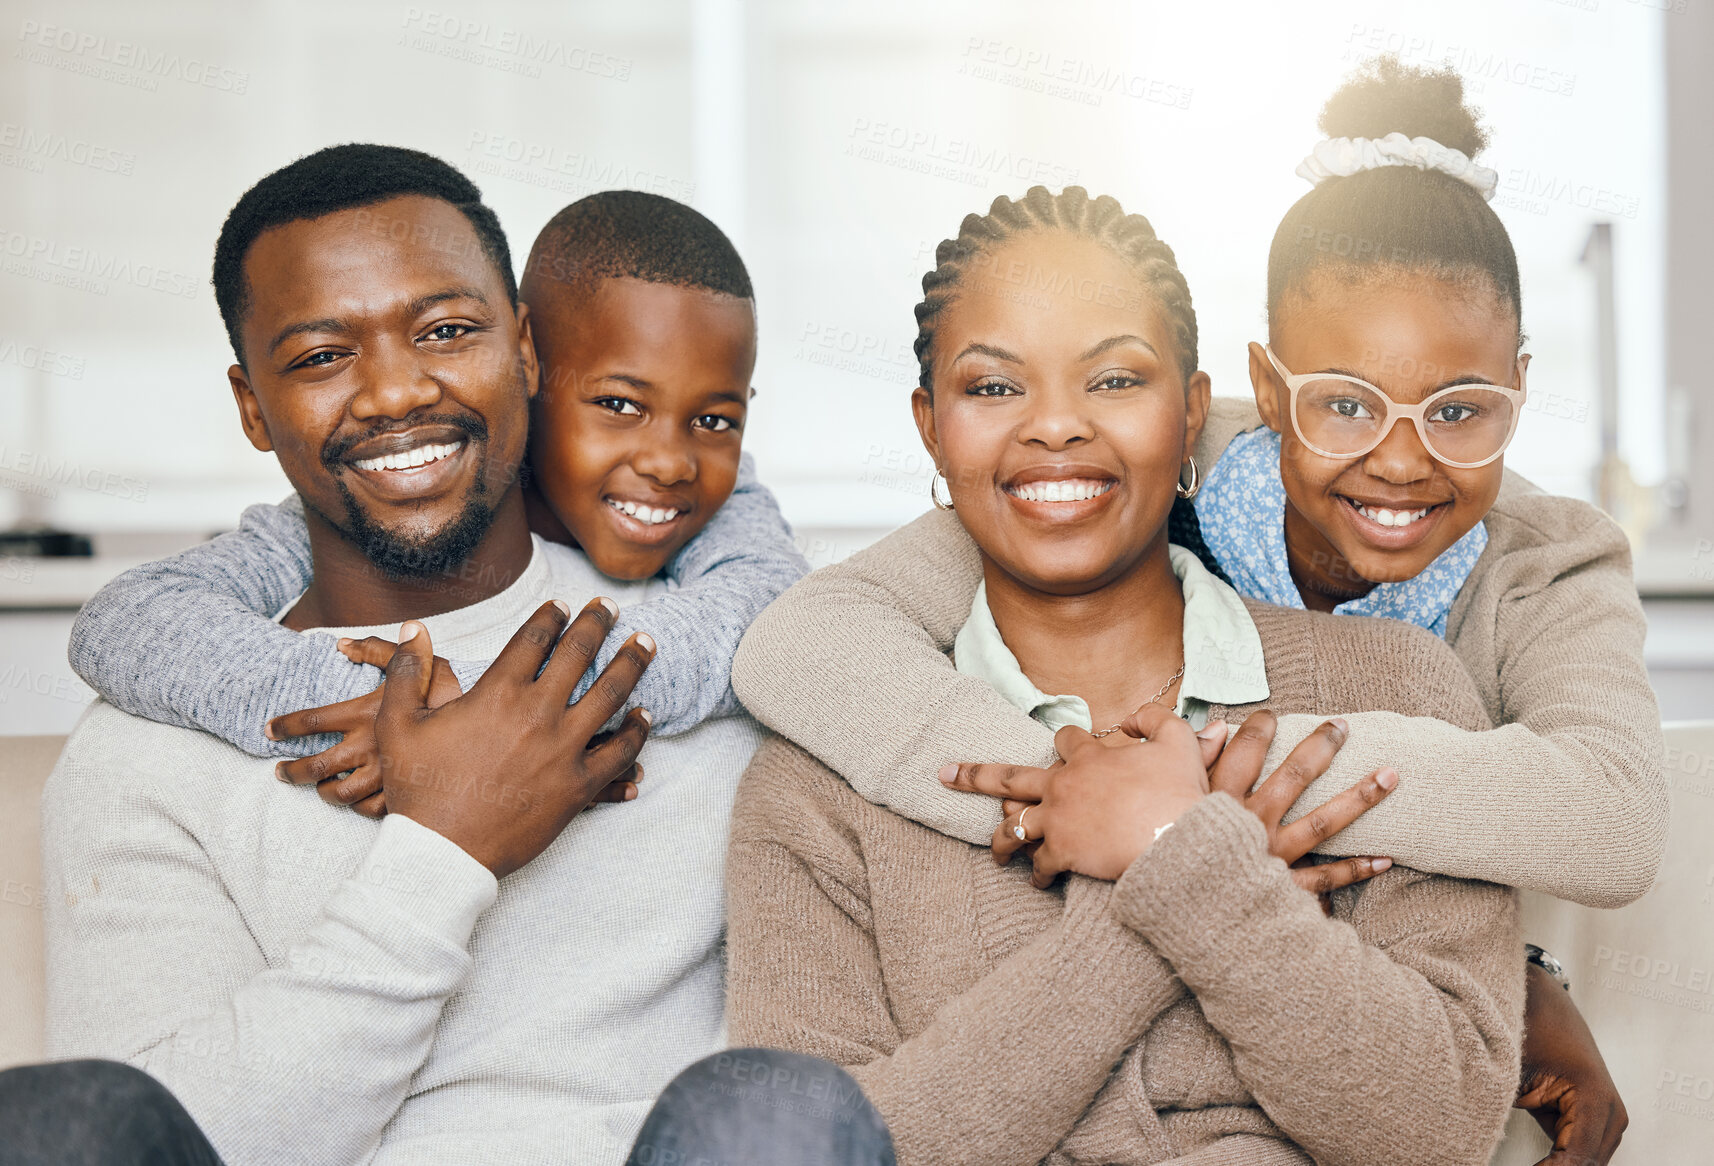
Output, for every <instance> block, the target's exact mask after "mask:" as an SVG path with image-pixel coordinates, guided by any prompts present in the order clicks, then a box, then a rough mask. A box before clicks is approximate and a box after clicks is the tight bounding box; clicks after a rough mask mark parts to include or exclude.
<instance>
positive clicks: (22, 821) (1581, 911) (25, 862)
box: [0, 721, 1714, 1166]
mask: <svg viewBox="0 0 1714 1166" xmlns="http://www.w3.org/2000/svg"><path fill="white" fill-rule="evenodd" d="M1666 740H1667V754H1666V770H1667V777H1668V780H1669V782H1670V783H1671V788H1672V798H1673V822H1672V840H1671V843H1670V845H1669V847H1668V852H1667V858H1666V864H1665V866H1664V868H1663V869H1662V872H1661V877H1660V881H1659V882H1658V883H1657V884H1656V886H1655V888H1654V889H1653V890H1652V891H1650V892H1649V893H1648V894H1647V895H1645V896H1643V898H1642V899H1641V900H1639V901H1638V902H1636V903H1633V904H1632V905H1631V906H1629V907H1626V908H1625V909H1624V910H1622V911H1594V910H1590V909H1587V908H1583V907H1576V906H1573V905H1571V904H1568V903H1562V902H1559V901H1558V900H1554V899H1548V898H1545V897H1542V896H1537V895H1526V896H1525V901H1524V918H1525V934H1526V935H1528V936H1529V937H1530V938H1531V939H1532V940H1534V942H1536V943H1538V944H1540V945H1541V946H1543V947H1545V948H1547V949H1548V950H1549V951H1551V952H1553V953H1554V954H1555V955H1557V956H1558V957H1559V958H1560V960H1561V962H1562V963H1563V964H1564V965H1565V969H1566V972H1567V973H1568V974H1569V976H1570V978H1571V984H1572V991H1573V992H1575V993H1576V995H1577V1001H1578V1006H1579V1007H1580V1008H1581V1009H1582V1010H1583V1015H1584V1016H1585V1017H1586V1018H1587V1019H1588V1021H1589V1026H1590V1028H1591V1029H1593V1030H1594V1033H1595V1037H1596V1040H1597V1041H1598V1042H1599V1044H1600V1046H1601V1050H1602V1052H1603V1053H1604V1054H1605V1056H1606V1058H1607V1064H1608V1066H1609V1068H1610V1069H1611V1070H1612V1073H1613V1078H1614V1080H1615V1081H1617V1082H1618V1085H1619V1090H1620V1093H1621V1094H1622V1096H1623V1097H1624V1099H1625V1105H1626V1107H1627V1108H1628V1109H1629V1111H1630V1115H1631V1125H1630V1129H1629V1131H1628V1132H1627V1133H1626V1135H1625V1141H1624V1144H1623V1145H1622V1146H1621V1147H1620V1148H1619V1153H1618V1155H1617V1156H1616V1157H1615V1158H1614V1163H1615V1166H1626V1164H1632V1166H1659V1164H1662V1163H1691V1162H1707V1161H1714V1158H1711V1157H1710V1156H1709V1154H1710V1151H1709V1147H1710V1146H1714V721H1704V722H1696V723H1687V724H1676V725H1668V726H1667V730H1666ZM63 743H64V738H62V737H0V984H3V985H4V986H5V988H6V989H7V991H6V997H5V999H6V1005H5V1007H3V1008H0V1068H4V1067H6V1066H8V1065H15V1064H20V1063H25V1062H29V1061H34V1060H39V1059H40V1058H41V1055H42V1008H43V969H42V895H41V890H40V888H41V881H42V880H41V846H40V832H39V807H40V804H41V789H42V783H43V781H44V780H45V779H46V777H47V775H48V771H49V770H50V769H51V768H52V767H53V763H54V759H55V758H56V757H58V756H59V750H60V747H61V745H62V744H63ZM1542 812H1543V813H1552V812H1553V807H1552V806H1543V807H1542ZM1375 1070H1376V1072H1378V1073H1392V1074H1394V1075H1395V1076H1396V1077H1397V1078H1398V1087H1399V1088H1400V1089H1408V1088H1409V1066H1406V1065H1397V1066H1384V1065H1382V1066H1376V1067H1375ZM1425 1116H1426V1115H1425ZM1547 1145H1548V1142H1547V1139H1546V1138H1544V1137H1543V1136H1542V1135H1541V1133H1540V1131H1539V1130H1537V1129H1536V1127H1535V1125H1534V1123H1533V1122H1532V1121H1531V1120H1530V1119H1529V1118H1528V1117H1527V1115H1524V1114H1521V1113H1514V1114H1513V1116H1512V1122H1511V1125H1510V1127H1509V1128H1508V1133H1507V1136H1506V1140H1505V1142H1504V1143H1503V1144H1502V1145H1501V1146H1500V1148H1499V1150H1498V1152H1497V1153H1496V1154H1495V1156H1494V1159H1493V1163H1494V1166H1531V1164H1533V1163H1535V1162H1536V1161H1538V1160H1540V1159H1541V1158H1542V1157H1543V1156H1544V1155H1545V1153H1546V1147H1547Z"/></svg>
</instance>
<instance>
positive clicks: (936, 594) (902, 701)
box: [732, 512, 1058, 843]
mask: <svg viewBox="0 0 1714 1166" xmlns="http://www.w3.org/2000/svg"><path fill="white" fill-rule="evenodd" d="M981 570H982V569H981V563H980V560H979V559H978V556H977V552H976V546H975V544H974V543H973V542H972V541H971V540H970V536H969V535H968V534H966V533H965V531H964V527H963V526H962V525H961V524H960V523H959V522H958V519H957V517H956V516H954V515H952V514H946V513H941V512H931V513H929V514H925V515H923V516H922V517H921V518H919V519H917V520H916V521H914V522H912V523H910V524H909V525H907V526H905V527H904V528H902V529H900V530H898V531H895V532H894V533H893V534H891V535H888V536H887V537H886V538H884V539H882V540H881V541H880V542H878V543H876V544H875V545H874V546H872V547H869V548H868V549H866V550H863V551H860V552H858V553H857V554H855V555H853V556H851V557H850V558H849V559H846V560H845V561H844V562H842V563H839V564H836V565H835V566H831V567H823V568H822V569H821V570H819V571H816V572H814V573H813V574H811V575H809V576H808V577H807V578H805V579H803V580H801V581H799V582H798V583H797V584H795V585H794V586H793V587H792V588H791V589H790V590H788V591H787V592H786V593H785V594H784V595H782V596H780V598H779V599H778V600H777V601H776V602H775V603H774V604H773V605H772V606H771V607H769V608H768V609H767V610H766V611H764V612H763V613H762V614H761V616H760V617H759V618H758V619H757V620H756V622H755V623H754V624H752V625H751V627H750V630H749V632H748V633H747V634H746V635H745V637H744V642H743V644H742V645H741V646H740V648H739V650H738V658H737V660H736V661H735V662H734V664H733V673H732V681H733V685H734V687H735V688H736V689H737V692H738V696H739V698H740V699H742V700H743V702H744V704H745V705H746V706H747V707H748V708H749V709H750V711H751V712H752V713H754V714H755V716H756V718H757V719H758V720H760V721H761V722H762V723H763V724H765V725H767V726H768V727H769V728H771V729H773V730H775V731H776V732H778V733H781V734H783V735H784V736H786V737H789V738H791V739H792V740H793V741H796V742H797V743H798V744H800V745H802V746H803V747H804V748H806V749H808V750H809V751H810V752H811V753H812V754H814V755H815V756H816V757H818V758H820V759H821V760H822V761H823V762H825V763H826V764H827V765H828V766H829V767H830V768H831V769H833V770H835V771H836V772H838V773H839V774H840V775H841V776H843V777H844V778H845V779H846V780H847V781H849V782H850V783H851V785H852V787H853V788H854V789H856V790H857V791H858V792H859V793H861V794H862V795H863V796H864V797H865V798H867V799H869V800H870V801H871V802H874V803H876V804H877V805H884V806H889V807H891V808H892V809H894V810H896V811H897V812H899V813H901V814H903V815H905V816H906V817H908V818H911V819H913V820H915V821H919V822H922V823H923V824H924V825H927V826H930V827H931V828H933V829H936V830H939V831H941V832H942V833H945V834H950V835H952V836H953V837H956V838H961V839H963V840H964V841H966V842H972V843H986V842H987V841H988V839H989V837H990V836H991V835H992V834H993V832H994V829H995V828H996V827H997V826H998V825H999V824H1000V813H999V803H998V802H996V801H994V800H993V799H990V798H985V797H980V796H979V795H973V794H964V793H958V792H956V791H951V790H948V789H946V788H945V787H944V786H942V785H941V784H940V782H939V780H938V779H937V777H936V774H937V773H938V772H939V770H940V768H941V767H942V766H943V765H946V764H947V763H948V762H956V761H1007V762H1013V763H1020V764H1029V765H1046V764H1050V763H1051V762H1052V761H1053V760H1054V759H1055V758H1056V757H1057V756H1058V755H1057V754H1056V753H1055V752H1054V749H1053V734H1052V733H1051V732H1049V731H1048V730H1047V729H1046V728H1045V727H1043V726H1042V725H1040V724H1038V723H1037V722H1036V721H1034V720H1033V719H1031V718H1030V717H1029V716H1028V715H1027V714H1025V713H1023V712H1021V711H1020V710H1019V709H1017V708H1016V707H1015V706H1013V705H1012V704H1010V703H1009V702H1007V701H1006V700H1005V699H1004V698H1003V697H1001V696H1000V694H999V693H998V692H996V691H995V690H994V689H993V687H992V686H991V685H989V684H986V683H984V682H983V681H981V680H977V679H975V678H973V677H969V676H965V675H963V674H962V673H960V672H958V671H957V670H956V669H955V668H954V667H953V666H952V664H951V662H950V661H949V660H948V659H947V656H946V652H947V650H948V649H949V648H950V647H951V646H952V642H953V640H954V638H955V637H956V636H957V634H958V629H959V628H961V627H962V626H963V625H964V621H965V619H966V618H967V617H968V616H969V614H970V603H971V600H972V599H973V598H974V596H975V593H976V585H977V583H978V582H979V581H980V580H981Z"/></svg>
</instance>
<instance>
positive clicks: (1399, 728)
mask: <svg viewBox="0 0 1714 1166" xmlns="http://www.w3.org/2000/svg"><path fill="white" fill-rule="evenodd" d="M1490 530H1491V532H1492V535H1491V538H1492V539H1493V540H1495V541H1498V540H1500V539H1505V540H1506V545H1505V547H1504V551H1505V553H1504V554H1503V555H1500V556H1497V558H1496V562H1495V563H1494V565H1493V566H1492V567H1491V568H1489V570H1490V571H1491V572H1492V573H1493V575H1492V577H1490V578H1487V579H1483V580H1480V581H1478V580H1477V579H1475V578H1472V580H1471V582H1470V583H1469V584H1467V586H1472V587H1474V586H1481V587H1483V588H1485V589H1492V593H1493V594H1495V595H1500V596H1503V598H1502V599H1500V600H1499V602H1498V603H1497V604H1496V603H1493V602H1485V603H1481V604H1477V603H1472V604H1471V605H1470V607H1469V610H1468V612H1467V613H1463V614H1464V620H1463V623H1464V626H1462V627H1460V628H1459V629H1458V634H1457V643H1456V647H1455V650H1456V651H1457V653H1458V655H1459V657H1460V658H1461V659H1462V660H1463V661H1464V663H1465V665H1466V667H1468V668H1469V669H1470V670H1471V672H1472V673H1473V674H1474V675H1475V679H1476V682H1477V687H1478V689H1480V690H1481V691H1482V693H1483V696H1484V699H1485V700H1486V703H1487V704H1488V705H1489V707H1490V708H1492V709H1495V710H1496V712H1497V714H1498V715H1497V717H1496V719H1497V720H1499V721H1501V722H1503V723H1501V724H1500V725H1499V727H1498V728H1495V729H1493V730H1491V731H1489V732H1482V733H1469V732H1464V731H1461V730H1459V729H1456V728H1453V727H1452V726H1450V725H1446V724H1443V723H1441V722H1440V721H1437V720H1430V719H1427V718H1423V717H1413V718H1405V717H1398V716H1394V715H1393V714H1391V713H1360V714H1357V715H1355V716H1351V717H1350V718H1349V720H1350V722H1351V737H1350V740H1349V741H1348V742H1347V743H1346V746H1345V748H1344V749H1342V750H1341V751H1340V754H1339V758H1338V762H1337V763H1336V766H1335V769H1334V770H1330V771H1329V775H1328V777H1327V778H1324V779H1322V781H1319V782H1317V783H1316V784H1315V785H1313V786H1311V787H1310V788H1309V790H1308V791H1306V792H1305V794H1304V795H1303V797H1302V798H1301V799H1299V801H1298V807H1300V808H1310V807H1313V806H1315V805H1317V804H1319V803H1320V802H1321V801H1324V800H1326V798H1327V797H1328V796H1329V795H1331V794H1332V793H1335V792H1337V790H1338V789H1339V788H1342V787H1340V786H1338V785H1337V784H1335V783H1332V782H1333V774H1334V772H1336V771H1337V770H1338V769H1339V767H1341V766H1349V767H1353V768H1355V769H1357V770H1362V769H1364V768H1374V767H1378V766H1381V765H1392V766H1394V767H1395V768H1397V769H1398V771H1399V774H1400V781H1399V785H1398V788H1397V789H1395V790H1394V791H1393V793H1392V795H1391V796H1389V797H1388V798H1387V800H1386V802H1385V803H1384V805H1383V806H1381V807H1379V808H1378V810H1377V813H1376V814H1371V815H1365V817H1364V818H1360V819H1358V820H1357V821H1356V822H1355V823H1353V824H1352V825H1351V826H1350V827H1348V828H1347V829H1346V830H1345V831H1344V832H1343V833H1342V834H1340V835H1339V836H1338V837H1337V838H1336V839H1334V840H1333V841H1332V843H1331V844H1330V845H1329V846H1327V847H1324V848H1322V849H1325V850H1331V851H1333V852H1335V853H1351V854H1386V855H1390V856H1392V857H1393V858H1394V859H1396V860H1397V861H1399V862H1400V863H1402V864H1404V865H1406V866H1413V867H1416V868H1418V869H1421V870H1431V871H1434V872H1436V873H1439V874H1456V875H1459V876H1461V877H1464V878H1480V879H1487V880H1490V881H1493V882H1500V883H1508V884H1510V885H1512V886H1515V887H1522V888H1524V889H1525V890H1532V891H1540V892H1543V893H1545V894H1549V895H1553V896H1555V897H1557V898H1561V899H1569V900H1571V901H1572V902H1575V903H1581V904H1583V905H1584V906H1588V907H1622V906H1624V905H1625V904H1626V903H1629V902H1631V901H1632V900H1634V899H1636V898H1638V897H1640V896H1641V895H1642V894H1643V893H1644V892H1646V891H1647V890H1648V889H1649V887H1650V886H1652V885H1653V884H1654V879H1655V875H1656V874H1657V873H1658V871H1659V869H1660V864H1661V862H1662V860H1663V859H1664V857H1665V852H1666V838H1667V825H1668V821H1667V820H1668V792H1667V783H1666V775H1665V773H1664V771H1663V769H1662V764H1661V763H1662V756H1663V753H1664V748H1665V747H1664V743H1663V741H1662V740H1661V731H1660V711H1659V707H1658V706H1657V704H1656V702H1655V696H1654V690H1653V689H1652V688H1651V687H1650V685H1649V679H1648V670H1647V667H1646V665H1645V664H1644V662H1643V636H1644V633H1645V631H1646V625H1645V621H1644V618H1643V612H1642V604H1641V602H1640V601H1639V600H1638V598H1637V590H1636V583H1635V581H1634V580H1633V578H1632V575H1631V555H1630V544H1629V543H1628V541H1627V540H1626V539H1625V536H1624V533H1623V532H1622V531H1621V530H1620V529H1619V527H1618V526H1617V525H1616V524H1614V523H1613V522H1612V520H1611V519H1609V518H1607V517H1606V516H1605V515H1603V514H1601V513H1600V512H1599V511H1597V510H1596V509H1595V508H1594V507H1592V506H1589V505H1588V504H1587V503H1583V502H1578V501H1576V500H1575V499H1570V498H1558V497H1555V496H1553V495H1548V494H1541V493H1539V492H1535V491H1533V489H1532V491H1531V492H1530V493H1529V494H1527V495H1523V496H1518V497H1513V498H1509V499H1508V498H1506V497H1505V496H1502V499H1501V503H1500V505H1499V506H1497V507H1496V510H1495V515H1494V516H1493V520H1492V521H1491V522H1490ZM1318 723H1319V722H1318V721H1317V720H1316V719H1315V718H1310V717H1282V718H1281V720H1280V728H1279V735H1278V742H1279V744H1280V745H1283V746H1285V747H1287V748H1289V747H1290V745H1291V744H1292V743H1294V742H1295V741H1296V740H1297V739H1300V738H1301V737H1303V736H1305V735H1307V733H1308V732H1310V731H1311V730H1313V729H1314V727H1315V725H1316V724H1318ZM1347 772H1349V771H1347ZM1371 817H1375V818H1383V819H1385V821H1384V823H1377V822H1372V821H1369V820H1367V819H1368V818H1371ZM1378 825H1379V826H1380V829H1381V831H1382V833H1377V832H1376V831H1377V826H1378ZM1376 845H1380V846H1382V849H1379V850H1374V849H1370V848H1371V847H1373V846H1376Z"/></svg>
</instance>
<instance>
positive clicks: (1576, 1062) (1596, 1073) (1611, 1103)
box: [1513, 964, 1630, 1166]
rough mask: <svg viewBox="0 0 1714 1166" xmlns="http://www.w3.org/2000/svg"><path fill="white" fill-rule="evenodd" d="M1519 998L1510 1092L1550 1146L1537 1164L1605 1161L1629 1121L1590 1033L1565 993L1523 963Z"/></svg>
mask: <svg viewBox="0 0 1714 1166" xmlns="http://www.w3.org/2000/svg"><path fill="white" fill-rule="evenodd" d="M1526 975H1527V979H1526V984H1527V985H1528V991H1527V993H1526V994H1525V997H1524V1057H1523V1074H1522V1079H1521V1080H1520V1081H1519V1082H1518V1099H1517V1101H1516V1102H1514V1103H1513V1104H1514V1105H1515V1106H1516V1107H1517V1108H1518V1109H1527V1110H1529V1112H1530V1116H1531V1117H1533V1118H1535V1120H1536V1124H1537V1125H1539V1126H1541V1128H1542V1131H1543V1132H1544V1133H1546V1134H1547V1136H1548V1137H1550V1138H1552V1139H1553V1153H1551V1154H1549V1155H1548V1156H1547V1157H1546V1158H1543V1159H1542V1160H1541V1162H1540V1163H1538V1164H1537V1166H1586V1164H1588V1163H1595V1164H1596V1166H1606V1164H1607V1161H1608V1160H1609V1159H1611V1158H1612V1156H1613V1151H1615V1150H1617V1149H1618V1148H1619V1139H1620V1137H1621V1136H1622V1135H1623V1134H1624V1132H1625V1126H1627V1125H1628V1124H1630V1116H1629V1115H1628V1114H1627V1113H1626V1112H1625V1103H1624V1102H1623V1101H1622V1100H1620V1098H1619V1091H1618V1089H1617V1088H1616V1087H1615V1086H1614V1085H1613V1078H1612V1077H1611V1076H1609V1075H1608V1073H1607V1063H1606V1061H1604V1060H1602V1058H1601V1050H1600V1049H1598V1048H1596V1047H1595V1038H1594V1037H1593V1036H1591V1035H1590V1033H1589V1026H1588V1025H1587V1024H1585V1023H1584V1022H1583V1014H1582V1013H1580V1012H1578V1011H1577V1005H1576V1004H1575V1003H1573V1002H1572V999H1571V993H1569V992H1567V991H1566V990H1565V989H1563V988H1561V987H1560V986H1559V984H1558V983H1557V982H1555V980H1554V979H1553V977H1552V976H1549V975H1548V974H1547V973H1546V972H1544V971H1542V970H1541V969H1540V968H1538V967H1536V966H1535V965H1534V964H1531V965H1530V966H1529V968H1528V969H1527V972H1526Z"/></svg>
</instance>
